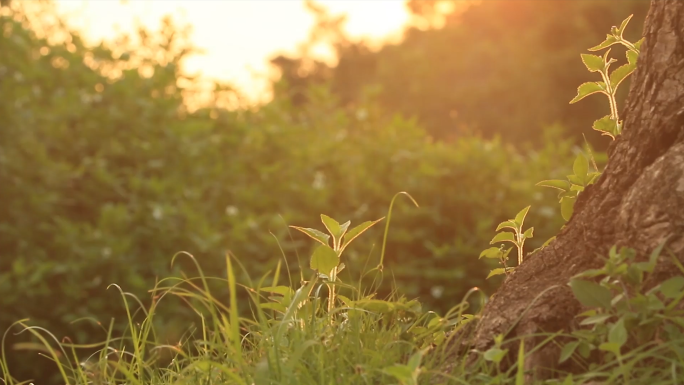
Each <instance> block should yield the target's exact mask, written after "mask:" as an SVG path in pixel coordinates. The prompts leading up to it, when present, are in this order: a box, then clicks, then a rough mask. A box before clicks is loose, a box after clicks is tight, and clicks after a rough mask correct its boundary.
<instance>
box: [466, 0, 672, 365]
mask: <svg viewBox="0 0 684 385" xmlns="http://www.w3.org/2000/svg"><path fill="white" fill-rule="evenodd" d="M644 36H645V37H646V40H645V42H644V43H643V45H642V48H641V54H640V56H639V60H638V67H637V70H636V71H635V73H634V75H633V78H632V86H631V88H630V92H629V97H628V100H627V104H626V111H625V113H624V117H625V120H624V122H625V123H624V130H623V134H622V135H621V136H619V137H618V138H617V139H616V140H615V141H614V142H613V143H612V144H611V146H610V148H609V150H608V154H609V159H610V160H609V162H608V165H607V167H606V169H605V171H604V172H603V175H602V176H601V177H600V179H599V180H598V181H597V182H596V183H595V184H594V185H592V186H589V188H587V189H586V190H585V191H584V192H582V193H581V194H580V196H579V198H578V200H577V203H576V204H575V212H574V215H573V217H572V218H571V220H570V221H569V223H568V224H567V225H566V227H565V228H564V229H563V230H562V231H561V232H560V233H559V234H558V236H557V238H556V239H555V241H553V242H552V243H551V244H550V245H549V246H548V247H546V248H544V249H543V250H541V251H539V252H537V253H535V254H533V255H531V256H529V257H528V258H529V259H528V260H525V261H524V262H523V263H522V265H521V266H520V267H518V268H517V269H516V270H515V272H513V273H512V274H511V275H510V276H509V277H507V278H506V280H505V282H504V283H503V285H502V286H501V288H500V289H499V290H498V292H497V293H496V294H495V296H494V297H493V298H492V299H491V301H490V302H489V303H488V304H487V305H486V306H485V308H484V310H483V313H482V318H481V320H480V322H479V324H478V325H477V326H476V330H475V334H474V337H473V340H472V341H471V343H472V345H471V346H472V347H474V348H476V349H478V350H479V351H484V350H486V349H488V348H489V347H491V345H492V343H493V338H494V336H496V335H498V334H504V335H506V334H507V332H508V331H509V330H510V333H509V334H507V338H508V339H510V338H513V337H515V336H522V335H529V334H531V333H536V332H556V331H559V330H568V329H569V327H570V326H571V323H572V322H573V319H574V317H575V316H576V315H577V314H579V313H580V312H581V311H583V309H582V306H581V305H580V304H579V302H578V301H577V300H576V299H575V298H574V296H573V294H572V291H571V290H570V288H569V286H567V285H566V283H567V282H568V281H569V279H570V278H571V277H572V276H573V275H575V274H577V273H580V272H582V271H585V270H587V269H590V268H598V267H601V266H603V261H602V260H601V259H600V258H599V257H598V256H606V255H607V254H608V250H609V249H610V247H611V246H613V245H617V246H618V247H619V246H628V247H631V248H634V249H635V250H636V251H637V253H638V255H639V257H638V258H642V259H646V257H647V256H648V255H649V254H650V252H651V251H652V250H653V249H655V248H656V247H657V245H659V244H660V243H661V242H663V240H665V239H666V238H667V237H670V238H669V241H668V243H667V247H668V248H669V250H670V251H671V252H672V253H674V255H675V256H676V257H677V258H679V260H680V261H684V130H682V127H683V126H684V1H681V0H657V1H656V0H652V2H651V9H650V11H649V13H648V17H647V19H646V24H645V27H644ZM664 254H665V253H663V255H664ZM668 255H669V254H668ZM677 271H678V269H677V268H676V267H675V266H674V264H673V263H672V262H671V261H670V260H669V258H668V259H666V258H665V257H661V260H660V261H659V263H658V267H657V268H656V271H655V272H654V273H653V274H651V276H650V278H649V280H650V284H651V285H654V284H657V283H658V282H660V281H662V280H663V279H665V278H668V277H669V276H670V275H671V274H674V273H675V272H677ZM648 284H649V283H648V281H647V285H648ZM554 286H556V287H554ZM534 343H539V341H535V340H530V341H529V345H531V344H534ZM529 345H528V340H526V343H525V346H526V348H531V346H529ZM515 351H516V350H515V349H511V350H510V352H511V353H509V354H514V353H515ZM558 358H559V351H558V348H557V347H555V346H553V344H547V345H546V346H545V347H543V348H542V349H540V350H539V351H537V352H535V353H533V354H530V355H528V356H527V359H526V363H525V366H526V369H532V368H534V369H538V368H541V367H548V368H553V367H555V366H557V365H556V363H557V362H558Z"/></svg>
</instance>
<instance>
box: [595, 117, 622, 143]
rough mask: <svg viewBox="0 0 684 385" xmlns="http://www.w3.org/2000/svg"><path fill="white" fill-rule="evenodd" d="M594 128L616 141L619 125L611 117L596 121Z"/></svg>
mask: <svg viewBox="0 0 684 385" xmlns="http://www.w3.org/2000/svg"><path fill="white" fill-rule="evenodd" d="M592 128H593V129H594V130H596V131H599V132H601V134H603V135H608V136H610V137H611V138H613V139H615V136H616V135H617V124H616V123H615V121H614V120H613V119H611V118H610V115H606V116H604V117H602V118H601V119H599V120H596V121H595V122H594V125H593V126H592Z"/></svg>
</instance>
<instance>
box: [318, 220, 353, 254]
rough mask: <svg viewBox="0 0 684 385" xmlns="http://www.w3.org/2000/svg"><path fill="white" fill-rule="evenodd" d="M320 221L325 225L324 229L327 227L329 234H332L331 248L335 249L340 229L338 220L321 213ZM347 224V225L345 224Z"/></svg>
mask: <svg viewBox="0 0 684 385" xmlns="http://www.w3.org/2000/svg"><path fill="white" fill-rule="evenodd" d="M321 222H323V225H324V226H325V228H326V229H328V232H329V233H330V235H332V238H333V248H334V249H337V248H338V243H339V239H340V237H341V233H342V229H341V228H340V224H339V222H337V221H336V220H334V219H332V218H330V217H329V216H327V215H325V214H321ZM347 226H349V225H347Z"/></svg>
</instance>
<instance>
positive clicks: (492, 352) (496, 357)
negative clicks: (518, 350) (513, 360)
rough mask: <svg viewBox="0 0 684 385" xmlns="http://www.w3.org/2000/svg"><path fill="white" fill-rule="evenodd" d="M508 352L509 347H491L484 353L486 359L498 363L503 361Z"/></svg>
mask: <svg viewBox="0 0 684 385" xmlns="http://www.w3.org/2000/svg"><path fill="white" fill-rule="evenodd" d="M506 353H508V349H503V350H502V349H499V348H491V349H489V350H487V351H486V352H485V354H484V359H485V360H487V361H492V362H496V363H497V364H498V363H499V362H501V360H502V359H503V358H504V356H505V355H506Z"/></svg>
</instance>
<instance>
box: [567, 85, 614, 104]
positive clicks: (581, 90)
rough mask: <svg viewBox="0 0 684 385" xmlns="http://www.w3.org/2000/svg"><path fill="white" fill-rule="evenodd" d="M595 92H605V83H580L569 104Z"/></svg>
mask: <svg viewBox="0 0 684 385" xmlns="http://www.w3.org/2000/svg"><path fill="white" fill-rule="evenodd" d="M597 92H600V93H603V94H606V95H608V94H607V93H606V86H605V83H603V82H586V83H582V84H581V85H580V86H579V87H577V96H575V97H574V98H573V99H572V100H571V101H570V104H574V103H577V102H579V101H580V100H582V99H584V98H585V97H587V96H589V95H591V94H595V93H597Z"/></svg>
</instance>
